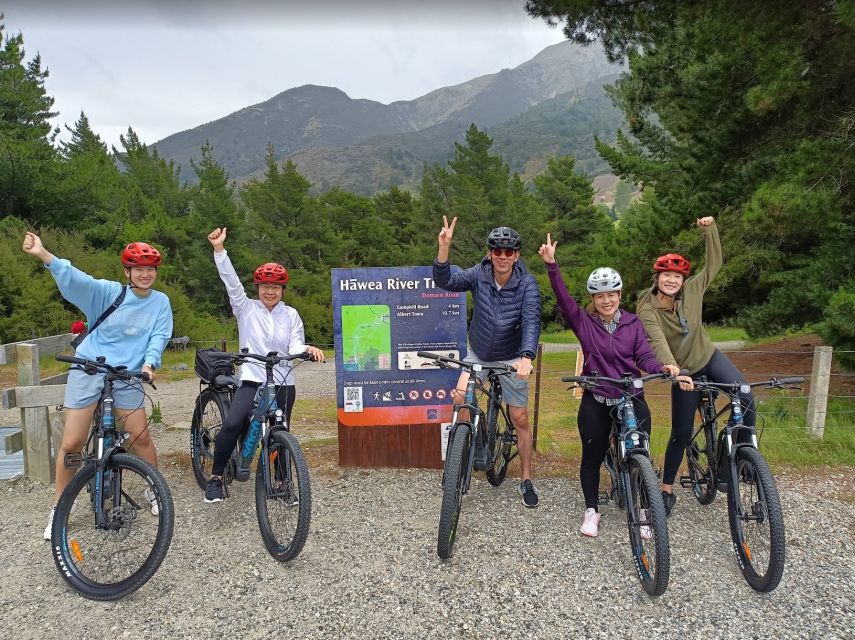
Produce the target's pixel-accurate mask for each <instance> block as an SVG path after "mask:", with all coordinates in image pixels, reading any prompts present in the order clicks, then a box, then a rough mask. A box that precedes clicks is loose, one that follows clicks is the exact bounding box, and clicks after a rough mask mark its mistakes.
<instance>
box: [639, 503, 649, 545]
mask: <svg viewBox="0 0 855 640" xmlns="http://www.w3.org/2000/svg"><path fill="white" fill-rule="evenodd" d="M638 517H639V518H640V519H641V520H647V519H649V518H650V512H649V511H648V510H647V509H642V510H641V511H639V512H638ZM639 533H640V534H641V539H642V540H650V538H652V537H653V530H652V529H651V528H650V526H649V525H646V524H643V525H641V527H640V531H639Z"/></svg>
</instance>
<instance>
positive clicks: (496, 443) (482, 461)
mask: <svg viewBox="0 0 855 640" xmlns="http://www.w3.org/2000/svg"><path fill="white" fill-rule="evenodd" d="M417 355H419V356H420V357H422V358H426V359H428V360H432V361H433V363H432V364H434V365H436V366H438V367H442V368H459V369H462V370H464V371H467V372H469V374H470V375H469V381H468V382H467V383H466V395H465V398H464V401H463V404H455V405H454V408H453V413H452V417H451V430H450V431H449V433H448V444H447V446H446V452H445V467H444V470H443V474H442V507H441V509H440V514H439V530H438V535H437V545H436V553H437V555H439V557H440V558H442V559H443V560H446V559H448V558H449V557H451V552H452V549H453V547H454V541H455V538H456V537H457V524H458V521H459V520H460V509H461V506H462V504H463V496H464V495H466V493H467V492H468V491H469V483H470V481H471V479H472V470H473V469H475V470H476V471H485V472H486V473H487V479H488V481H489V482H490V484H492V485H493V486H498V485H500V484H501V483H502V480H504V478H505V474H506V472H507V469H508V464H509V463H510V461H511V460H512V459H513V458H514V457H516V455H517V453H516V452H512V451H511V450H512V448H513V447H514V445H516V442H517V437H516V434H515V433H514V429H513V424H512V423H511V421H510V418H509V416H508V411H507V408H506V407H505V406H504V405H503V404H502V385H501V382H499V379H500V377H501V376H503V375H508V374H511V373H516V371H515V370H514V369H513V368H512V367H511V366H509V365H490V367H484V366H482V365H480V364H477V363H474V362H464V361H463V360H455V359H454V358H448V357H446V356H441V355H438V354H435V353H429V352H427V351H419V352H418V354H417ZM455 365H456V367H455ZM485 368H488V369H489V370H488V372H487V376H486V379H485V380H484V382H483V383H482V382H480V381H479V380H478V376H477V373H478V372H480V371H483V370H484V369H485ZM477 390H480V391H482V392H483V393H484V394H486V395H487V397H488V403H487V406H488V414H487V420H486V423H487V424H486V427H482V426H481V421H482V418H483V417H484V412H483V411H481V407H480V406H479V405H478V402H477V400H476V397H475V396H476V391H477ZM461 409H467V410H468V411H469V419H468V420H460V419H459V416H460V410H461Z"/></svg>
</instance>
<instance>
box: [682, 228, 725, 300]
mask: <svg viewBox="0 0 855 640" xmlns="http://www.w3.org/2000/svg"><path fill="white" fill-rule="evenodd" d="M697 225H698V227H700V229H701V231H702V232H703V234H704V244H705V245H706V258H705V259H704V268H703V269H701V270H700V271H698V273H697V274H695V277H694V278H693V279H694V280H695V282H696V283H697V285H696V286H699V287H700V288H701V290H702V291H706V290H707V289H708V288H709V286H710V284H711V283H712V281H713V279H714V278H715V277H716V275H717V274H718V272H719V270H720V269H721V264H722V256H721V238H719V235H718V227H717V226H716V224H715V219H713V217H712V216H707V217H705V218H699V219H698V221H697ZM686 285H687V286H688V285H689V283H688V282H687V283H686Z"/></svg>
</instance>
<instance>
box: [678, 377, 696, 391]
mask: <svg viewBox="0 0 855 640" xmlns="http://www.w3.org/2000/svg"><path fill="white" fill-rule="evenodd" d="M675 382H676V383H677V384H678V385H680V389H682V390H683V391H694V389H695V382H694V380H692V378H691V377H690V376H677V378H676V380H675Z"/></svg>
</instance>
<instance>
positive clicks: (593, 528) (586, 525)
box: [579, 509, 600, 538]
mask: <svg viewBox="0 0 855 640" xmlns="http://www.w3.org/2000/svg"><path fill="white" fill-rule="evenodd" d="M599 529H600V514H599V513H597V511H596V509H585V520H584V522H582V526H581V527H579V531H580V532H581V533H582V535H583V536H588V537H589V538H596V537H597V534H598V533H599Z"/></svg>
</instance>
